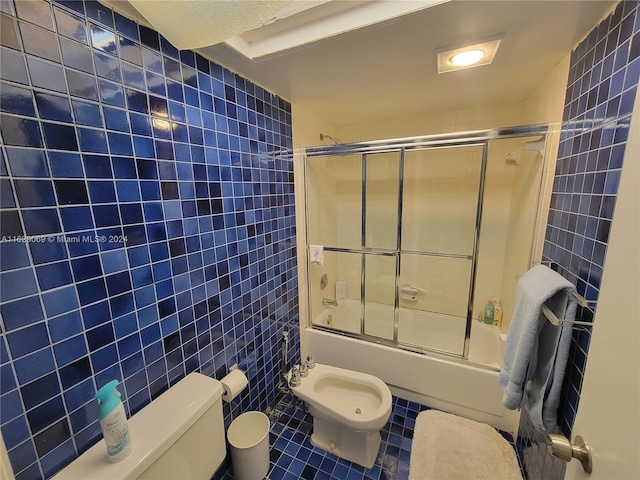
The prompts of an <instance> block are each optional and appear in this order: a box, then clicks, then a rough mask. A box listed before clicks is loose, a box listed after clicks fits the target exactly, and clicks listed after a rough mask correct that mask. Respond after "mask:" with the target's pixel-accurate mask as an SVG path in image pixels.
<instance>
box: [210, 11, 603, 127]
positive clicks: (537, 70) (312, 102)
mask: <svg viewBox="0 0 640 480" xmlns="http://www.w3.org/2000/svg"><path fill="white" fill-rule="evenodd" d="M615 3H616V2H615V1H591V0H581V1H567V0H557V1H553V0H551V1H528V0H509V1H484V0H475V1H465V0H453V1H451V2H448V3H443V4H440V5H436V6H433V7H431V8H427V9H424V10H421V11H418V12H415V13H411V14H409V15H405V16H403V17H400V18H396V19H394V20H391V21H387V22H383V23H380V24H377V25H373V26H369V27H365V28H362V29H359V30H355V31H351V32H347V33H344V34H342V35H339V36H335V37H332V38H329V39H325V40H321V41H319V42H316V43H314V44H311V45H307V46H306V47H305V48H301V49H298V50H294V51H290V52H288V53H285V54H282V55H279V56H275V57H271V58H267V59H265V60H262V61H258V62H252V61H250V60H247V59H246V58H244V57H242V56H241V55H239V54H238V53H236V52H235V51H233V49H231V48H230V47H229V46H227V45H225V44H219V45H215V46H212V47H207V48H204V49H202V50H201V52H203V53H204V54H206V56H207V57H209V58H211V59H212V60H215V61H217V62H219V63H221V64H223V65H225V66H226V67H228V68H230V69H231V70H233V71H235V72H238V73H239V74H240V75H242V76H245V77H247V78H250V79H252V80H253V81H254V82H256V83H258V84H260V85H262V86H263V87H265V88H267V89H268V90H270V91H272V92H274V93H277V94H279V95H281V96H282V97H284V98H286V99H288V100H290V101H292V102H297V103H299V104H300V105H302V106H303V107H305V108H307V109H308V110H310V111H312V112H314V113H315V114H317V115H319V116H320V117H322V118H324V119H325V120H327V121H329V122H331V123H333V124H334V125H336V126H340V125H347V124H351V123H356V122H361V121H365V120H372V119H380V118H385V117H393V116H396V115H401V114H416V113H419V112H429V111H440V110H452V109H459V108H466V107H471V106H482V105H495V104H497V103H500V102H517V101H520V100H522V99H524V98H526V96H527V94H528V93H529V92H530V91H531V89H532V88H533V87H534V86H535V84H536V83H537V82H539V81H540V80H541V79H542V78H543V77H544V76H545V75H546V74H547V73H548V72H549V71H550V70H551V69H552V68H553V67H554V66H555V65H556V64H557V63H558V62H559V61H560V60H561V59H562V58H564V57H565V56H566V55H567V54H568V53H569V52H570V51H571V49H572V48H574V47H575V46H576V45H577V43H578V42H579V41H580V40H582V39H583V38H584V37H585V36H586V35H587V34H588V33H589V31H591V29H592V28H593V26H595V25H596V24H597V23H598V22H599V21H600V20H601V19H602V18H603V17H604V16H605V15H606V14H607V12H608V11H609V10H610V9H611V8H612V7H613V5H614V4H615ZM502 33H504V34H505V36H504V40H503V41H502V44H501V45H500V48H499V50H498V53H497V55H496V58H495V60H494V61H493V63H492V64H491V65H487V66H481V67H478V68H472V69H468V70H462V71H458V72H451V73H446V74H442V75H438V74H437V70H436V56H435V52H434V50H435V49H436V48H440V47H448V46H457V45H460V44H465V43H469V42H472V41H475V40H479V39H483V38H486V37H490V36H493V35H497V34H502Z"/></svg>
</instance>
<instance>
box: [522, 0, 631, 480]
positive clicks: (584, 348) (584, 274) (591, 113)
mask: <svg viewBox="0 0 640 480" xmlns="http://www.w3.org/2000/svg"><path fill="white" fill-rule="evenodd" d="M638 7H639V2H638V1H637V0H631V1H623V2H620V3H619V4H618V5H617V6H616V8H615V10H614V11H613V12H612V13H611V15H610V16H608V17H607V18H606V19H604V20H603V21H602V22H601V23H600V24H599V25H597V26H596V27H595V28H594V29H593V30H592V31H591V33H590V34H589V35H588V36H587V38H586V39H585V40H584V41H582V42H581V43H580V45H579V46H578V47H577V48H576V49H575V50H574V51H573V52H572V54H571V63H570V68H569V78H568V82H567V94H566V97H565V108H564V114H563V121H562V132H561V137H560V146H559V151H558V161H557V164H556V172H555V178H554V183H553V192H552V198H551V206H550V211H549V221H548V225H547V232H546V237H545V244H544V250H543V260H546V261H551V262H552V265H553V266H554V268H555V269H556V270H557V271H558V272H559V273H561V274H562V275H563V276H564V277H566V278H567V279H569V280H570V281H571V282H572V283H573V284H574V285H576V287H577V289H578V292H579V293H580V294H581V295H582V296H584V297H585V298H586V299H587V300H588V301H589V308H581V309H579V312H578V318H577V320H582V321H587V322H591V321H594V320H596V319H597V300H598V292H599V289H600V280H601V278H602V269H603V266H604V261H605V256H606V250H607V243H608V239H609V230H610V228H611V221H612V218H613V213H614V208H615V203H616V195H617V192H618V183H619V180H620V172H621V169H622V160H623V157H624V151H625V145H626V141H627V137H628V134H629V123H630V120H631V114H632V109H633V104H634V100H635V95H636V90H637V86H638V77H639V75H640V14H639V13H638V10H639V8H638ZM638 114H640V112H636V115H638ZM594 313H595V315H594ZM590 340H591V329H590V328H589V327H580V326H578V327H575V328H574V331H573V338H572V343H571V351H570V357H569V363H568V365H567V372H566V374H565V380H564V384H563V387H562V398H561V404H560V409H559V412H558V425H559V427H560V430H561V431H562V433H563V434H564V435H565V436H567V437H568V438H571V437H572V435H571V429H572V427H573V423H574V419H575V416H576V412H577V409H578V403H579V400H580V390H581V388H582V380H583V375H584V371H585V366H586V363H587V354H588V350H589V342H590ZM542 440H543V439H542V438H541V436H540V435H539V434H537V433H536V432H535V430H534V428H533V426H532V425H531V422H530V420H529V418H528V416H527V415H526V412H525V413H523V415H522V418H521V424H520V438H519V442H518V443H519V446H520V453H521V454H522V455H523V457H524V459H525V467H526V470H527V472H528V474H529V478H550V479H555V478H562V477H563V476H564V466H565V464H564V463H563V462H561V461H559V460H557V459H555V458H553V457H551V456H550V455H549V454H548V452H547V449H546V447H544V445H542V444H541V442H542Z"/></svg>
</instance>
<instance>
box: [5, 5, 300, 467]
mask: <svg viewBox="0 0 640 480" xmlns="http://www.w3.org/2000/svg"><path fill="white" fill-rule="evenodd" d="M0 18H1V21H2V24H1V26H2V28H1V30H0V32H1V40H0V44H1V46H0V48H1V50H2V51H1V52H0V62H1V68H0V82H1V83H0V134H1V136H2V144H1V149H0V153H1V156H0V189H1V190H0V193H1V202H2V203H1V210H0V236H1V237H2V242H1V243H0V292H1V293H0V314H1V322H0V328H1V330H0V373H1V376H0V378H1V385H0V424H1V429H2V435H3V438H4V441H5V444H6V446H7V449H8V451H9V457H10V459H11V463H12V466H13V469H14V471H15V474H16V478H18V479H33V478H48V477H50V476H51V475H53V474H54V473H55V472H56V471H58V470H59V469H60V468H62V467H64V466H65V465H66V464H68V463H69V462H71V461H72V460H73V459H74V458H76V457H77V456H78V455H79V454H81V453H82V452H84V451H85V450H86V449H87V448H89V447H90V446H91V445H92V444H94V443H95V442H97V441H98V440H99V439H100V438H101V434H100V429H99V425H98V423H97V421H96V402H95V401H94V400H93V395H94V393H95V391H96V389H97V388H99V387H101V386H102V385H104V384H105V383H107V382H108V381H110V380H112V379H118V380H120V381H121V382H122V384H121V391H122V394H123V399H124V403H125V407H126V410H127V412H128V413H129V414H133V413H135V412H137V411H138V410H140V409H141V408H142V407H144V406H145V405H146V404H148V403H149V402H150V401H151V400H152V399H154V398H155V397H157V396H158V395H160V394H161V393H162V392H164V391H165V390H166V389H167V388H168V387H169V386H171V385H173V384H174V383H176V382H177V381H178V380H180V379H181V378H183V377H184V376H185V375H186V374H188V373H190V372H193V371H201V372H203V373H205V374H207V375H210V376H213V377H216V378H221V377H222V376H224V375H225V374H226V373H227V371H228V369H229V367H230V366H232V365H233V364H235V363H238V364H239V365H240V367H241V368H243V369H245V370H246V371H247V374H248V377H249V385H250V388H249V389H247V390H246V391H245V392H244V393H242V394H241V395H240V396H239V397H238V398H237V399H236V400H234V401H233V402H232V403H230V404H225V407H224V413H225V421H226V423H227V425H228V424H229V423H230V422H231V420H232V418H234V417H235V416H236V415H237V414H239V413H240V412H243V411H247V410H250V409H264V408H266V407H267V406H273V405H274V404H275V398H276V394H277V384H278V381H279V373H280V372H279V362H278V353H279V352H278V341H279V339H280V338H281V337H282V333H283V331H284V330H290V331H291V336H290V338H292V339H293V341H292V342H291V355H292V357H295V352H298V351H299V332H298V330H297V323H298V293H297V269H296V250H295V209H294V194H293V166H292V162H291V161H290V160H287V159H282V158H278V157H276V156H275V155H274V153H272V152H277V151H279V150H282V149H290V148H291V146H292V141H291V108H290V105H289V103H287V102H286V101H284V100H283V99H281V98H278V97H277V96H275V95H273V94H271V93H269V92H267V91H265V90H264V89H262V88H260V87H258V86H256V85H254V84H253V83H251V82H250V81H249V80H246V79H244V78H241V77H239V76H238V75H235V74H233V73H232V72H230V71H229V70H226V69H224V68H222V67H221V66H219V65H216V64H215V63H212V62H210V61H208V60H206V59H205V58H203V57H202V56H200V55H198V54H196V53H194V52H190V51H178V50H177V49H175V48H174V47H173V46H172V45H171V44H170V43H169V42H167V41H166V40H165V39H164V38H162V37H161V36H160V35H158V33H156V32H155V31H153V30H150V29H148V28H145V27H142V26H139V25H137V24H136V23H134V22H132V21H130V20H127V19H126V18H124V17H122V16H120V15H118V14H117V13H114V12H112V11H111V10H108V9H106V8H105V7H103V6H102V5H100V4H99V3H97V2H93V1H85V2H83V1H62V0H61V1H56V2H50V1H45V0H35V1H16V2H11V1H5V0H3V1H2V2H1V3H0ZM293 359H294V360H295V358H293Z"/></svg>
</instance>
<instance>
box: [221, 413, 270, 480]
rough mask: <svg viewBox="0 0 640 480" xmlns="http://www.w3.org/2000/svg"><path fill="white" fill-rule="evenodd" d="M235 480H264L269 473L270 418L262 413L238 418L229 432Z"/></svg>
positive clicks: (228, 438) (228, 437)
mask: <svg viewBox="0 0 640 480" xmlns="http://www.w3.org/2000/svg"><path fill="white" fill-rule="evenodd" d="M227 440H229V445H230V446H231V461H232V462H233V477H234V478H235V480H262V479H263V478H264V477H266V475H267V473H268V472H269V417H267V416H266V415H265V414H264V413H262V412H246V413H243V414H242V415H240V416H238V417H237V418H236V419H235V420H234V421H233V422H231V425H229V430H228V431H227Z"/></svg>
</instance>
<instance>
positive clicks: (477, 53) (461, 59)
mask: <svg viewBox="0 0 640 480" xmlns="http://www.w3.org/2000/svg"><path fill="white" fill-rule="evenodd" d="M482 57H484V50H478V49H475V50H467V51H466V52H460V53H456V54H455V55H454V56H453V57H451V59H450V62H451V63H453V64H454V65H456V66H458V67H468V66H469V65H473V64H474V63H478V62H479V61H480V60H481V59H482Z"/></svg>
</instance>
